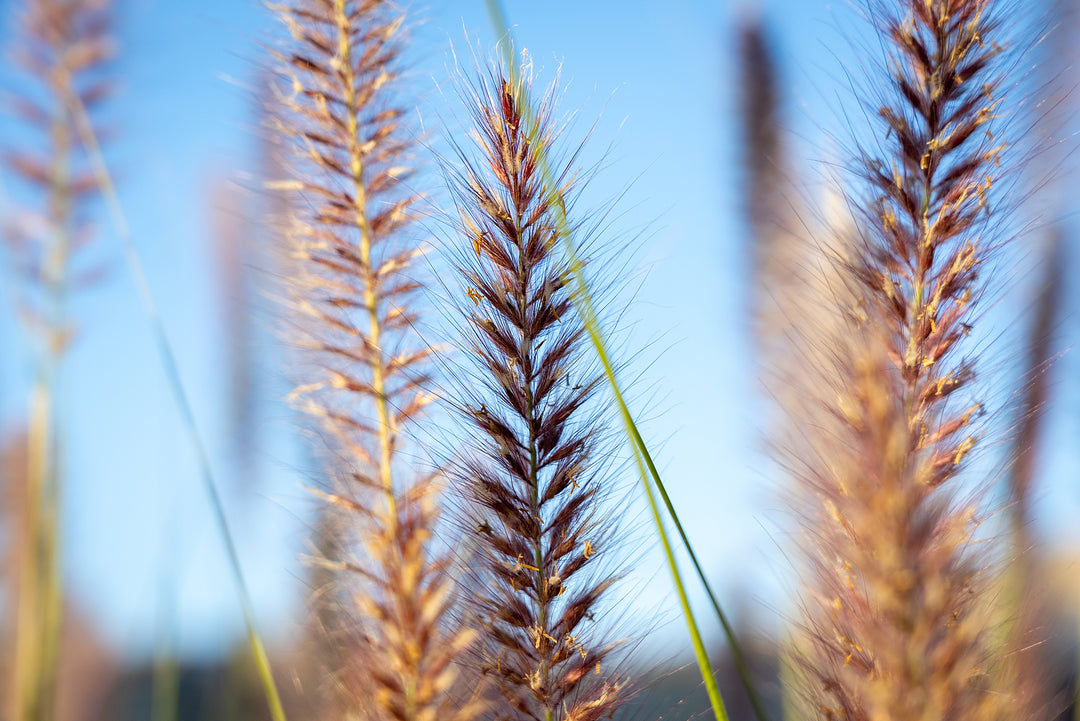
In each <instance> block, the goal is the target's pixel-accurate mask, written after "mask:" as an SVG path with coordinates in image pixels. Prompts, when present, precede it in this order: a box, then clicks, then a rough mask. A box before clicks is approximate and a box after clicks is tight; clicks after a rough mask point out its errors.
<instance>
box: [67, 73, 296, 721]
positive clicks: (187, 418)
mask: <svg viewBox="0 0 1080 721" xmlns="http://www.w3.org/2000/svg"><path fill="white" fill-rule="evenodd" d="M67 100H68V105H69V107H70V108H71V112H72V115H73V116H74V117H75V125H76V127H77V129H78V132H79V138H80V140H81V141H82V144H83V147H84V148H85V150H86V154H87V156H88V157H89V159H90V162H91V165H92V166H93V169H94V175H95V177H96V179H97V183H98V186H99V187H100V189H101V194H102V196H103V197H104V198H105V202H106V204H107V206H108V208H109V214H110V215H111V217H112V220H113V224H114V225H115V226H116V232H117V235H119V237H120V241H121V242H122V243H123V245H124V255H125V257H126V259H127V264H128V270H129V271H130V272H131V276H132V279H133V280H134V282H135V287H136V290H137V292H138V294H139V300H140V301H141V303H142V306H143V311H144V312H145V313H146V317H147V320H149V322H150V327H151V330H152V333H153V336H154V342H155V345H156V346H157V350H158V355H159V356H160V358H161V362H162V365H163V366H164V370H165V377H166V380H167V382H168V384H169V388H170V390H171V391H172V394H173V400H174V402H175V403H176V406H177V408H178V410H179V411H180V417H181V420H182V421H183V423H184V428H185V429H186V431H187V433H188V437H189V440H190V442H191V445H192V447H193V448H194V451H195V457H196V461H197V463H198V465H199V470H200V475H201V476H202V480H203V485H204V486H205V488H206V493H207V495H208V496H209V497H210V505H211V508H212V510H213V515H214V521H215V522H216V524H217V527H218V530H219V531H220V533H221V538H222V541H223V542H224V544H225V551H226V554H227V555H228V560H229V569H230V571H231V572H232V577H233V585H234V586H235V587H236V595H237V597H238V599H239V601H240V610H241V612H242V613H243V616H244V625H245V626H246V629H247V638H248V645H249V646H250V647H251V653H252V655H253V656H254V659H255V667H256V670H257V672H258V676H259V681H260V683H261V684H262V687H263V693H264V694H265V695H266V703H267V705H268V706H269V708H270V715H271V717H272V718H273V719H274V721H285V709H284V707H283V706H282V703H281V696H280V694H279V693H278V690H277V685H276V684H275V682H274V676H273V673H272V671H271V669H270V659H269V657H268V656H267V653H266V647H265V646H264V645H263V642H262V638H261V637H260V635H259V631H258V628H257V625H256V622H255V608H254V606H253V605H252V602H251V594H250V593H249V592H248V589H247V584H246V582H245V581H244V573H243V570H242V568H241V565H240V554H239V553H238V552H237V550H236V544H235V542H234V540H233V535H232V531H230V530H229V521H228V518H227V517H226V515H225V505H224V503H223V502H222V500H221V495H220V493H218V487H217V482H216V481H215V480H214V474H213V470H212V469H211V466H210V458H209V456H208V455H207V453H206V448H205V446H204V445H203V442H202V437H201V436H200V435H199V429H198V425H197V424H196V422H195V413H194V412H193V411H192V408H191V403H190V401H189V399H188V395H187V391H186V390H185V389H184V384H183V381H182V380H181V376H180V368H179V366H178V365H177V362H176V354H175V353H174V352H173V348H172V344H171V343H170V342H169V338H168V335H167V334H166V333H165V325H164V323H162V320H161V315H160V314H159V313H158V309H157V303H155V302H154V296H153V294H152V293H151V292H150V283H149V281H148V280H147V277H146V272H145V271H144V270H143V266H142V260H141V259H140V257H139V251H138V250H137V249H136V248H135V243H134V241H133V240H132V237H131V228H130V226H129V225H128V223H127V217H126V216H125V215H124V210H123V207H122V206H121V205H120V198H119V196H118V195H117V193H116V186H115V185H114V184H113V180H112V175H111V174H110V173H109V168H108V166H107V165H106V164H105V157H104V155H102V152H101V147H100V145H99V144H98V141H97V134H96V133H95V132H94V128H93V125H92V124H91V123H90V119H89V117H88V116H87V113H86V108H85V107H84V106H83V104H82V100H80V99H79V97H78V96H76V95H74V94H71V95H69V96H68V99H67Z"/></svg>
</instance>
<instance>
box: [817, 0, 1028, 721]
mask: <svg viewBox="0 0 1080 721" xmlns="http://www.w3.org/2000/svg"><path fill="white" fill-rule="evenodd" d="M993 7H994V4H993V3H991V2H988V0H906V1H905V2H899V3H895V6H894V5H893V4H890V5H889V6H886V5H885V4H884V3H875V4H874V5H873V13H872V15H873V17H874V19H875V22H876V23H877V29H878V31H879V32H880V34H881V35H882V36H883V37H884V38H885V39H886V40H887V42H888V44H889V47H890V52H889V66H888V71H889V77H888V88H889V92H888V93H886V94H885V96H886V99H885V100H884V101H883V104H882V106H881V107H880V109H879V112H878V114H879V117H880V119H881V120H882V121H883V125H884V128H883V130H882V132H881V137H882V138H883V139H882V140H881V141H880V143H879V144H877V145H875V151H874V152H868V153H866V155H865V156H864V157H863V159H862V160H863V163H862V166H861V167H862V181H863V183H864V184H863V186H862V188H864V189H865V192H864V194H863V195H862V196H861V199H860V198H859V196H854V195H853V197H855V198H856V199H855V200H853V201H852V202H853V204H855V205H856V206H857V207H859V208H861V209H862V211H863V218H862V222H861V223H860V225H859V228H858V230H859V233H860V235H861V240H862V248H861V249H860V251H861V252H859V253H858V254H857V256H856V257H855V258H854V259H853V261H852V262H851V263H850V264H849V265H846V266H845V272H846V273H847V275H848V277H850V278H851V279H852V283H851V301H852V302H851V303H850V304H848V305H847V307H846V308H844V309H843V312H844V313H846V314H847V321H846V324H845V337H846V340H845V341H844V342H842V343H839V344H838V345H837V346H836V348H835V349H834V352H833V360H832V365H831V366H830V370H831V371H832V372H833V373H834V374H835V375H834V380H833V383H832V386H831V388H832V390H833V392H834V394H835V395H834V398H835V401H834V402H832V403H830V406H831V409H832V413H833V418H834V422H833V423H832V424H830V425H828V426H825V427H822V428H818V429H811V430H808V433H809V434H811V435H814V434H816V435H814V437H815V438H816V439H817V441H818V445H817V448H816V452H817V456H816V457H815V458H814V460H811V461H809V463H808V466H807V469H806V472H805V475H804V480H805V481H806V486H807V491H808V496H811V498H809V499H808V500H809V502H810V503H811V507H810V510H809V511H808V516H807V523H808V524H809V528H808V534H807V535H808V538H809V542H808V548H809V554H810V559H809V561H810V567H811V570H810V574H811V575H810V577H809V583H810V585H811V589H810V593H809V594H807V597H806V598H805V599H804V603H805V606H806V614H807V615H806V620H805V639H806V640H805V643H806V648H807V652H806V654H805V657H804V659H803V661H804V668H803V672H804V674H805V676H806V679H807V682H808V687H807V689H806V691H807V695H808V697H809V700H810V704H809V711H810V712H811V713H812V715H814V716H816V717H818V718H823V719H830V720H836V719H845V721H856V720H863V719H865V720H867V721H870V720H874V721H876V720H879V719H880V720H884V719H889V720H890V721H907V720H912V721H914V720H915V719H931V718H933V719H961V718H962V719H991V718H1001V717H1002V714H1003V711H1004V709H1005V708H1007V702H1006V696H1005V695H1004V694H1001V693H998V692H996V690H995V689H994V680H993V670H994V669H993V664H994V660H993V658H991V654H990V651H991V646H990V643H989V642H990V638H989V637H990V628H991V625H992V616H991V615H990V614H989V613H988V610H987V596H986V594H985V593H984V591H985V585H984V582H985V579H984V578H983V574H982V573H981V571H982V570H983V567H984V566H985V564H986V563H987V559H986V557H985V556H983V557H980V556H979V555H978V554H977V550H976V546H975V543H974V541H975V538H974V533H975V529H976V527H977V522H978V518H979V517H980V512H981V510H982V509H981V508H980V507H979V505H978V504H979V502H978V500H968V501H964V500H961V496H960V494H959V493H958V492H957V489H955V488H954V486H955V485H956V484H955V483H954V479H955V477H956V476H957V474H958V473H959V471H960V470H961V469H962V468H963V467H964V466H965V465H966V462H967V459H968V458H969V457H970V454H971V452H972V450H973V448H974V447H975V444H976V440H977V433H976V431H975V430H974V423H975V421H976V419H978V418H979V417H980V415H981V414H982V406H981V405H980V404H979V403H978V402H976V400H974V396H977V394H978V391H977V389H975V388H974V387H973V385H972V382H973V380H974V378H975V368H974V366H973V363H972V362H971V361H970V360H969V359H966V358H961V357H959V353H960V352H961V350H960V349H961V348H962V347H963V346H964V344H965V343H964V341H965V337H966V336H967V335H968V333H969V331H970V329H971V324H972V323H973V322H974V317H975V315H974V314H975V311H974V308H975V306H976V303H977V301H978V299H979V297H980V296H981V294H982V291H983V289H984V285H983V282H982V278H981V277H980V270H981V269H982V267H983V265H982V263H983V261H984V260H985V259H986V258H987V256H988V253H989V252H990V251H991V249H992V248H991V245H990V243H991V241H990V240H989V239H988V236H989V235H990V233H989V232H987V225H986V223H987V218H989V217H990V213H991V212H992V208H991V207H990V206H991V203H992V196H991V194H990V190H991V188H992V186H993V184H994V179H995V176H996V174H997V173H998V172H999V171H998V165H999V157H1000V153H1001V151H1002V148H1003V144H1002V141H1001V140H1000V139H998V138H996V137H995V127H996V125H995V123H994V120H995V118H996V117H997V116H998V115H999V113H1001V111H1002V107H1001V100H1000V97H999V95H1000V88H1001V81H1002V77H1001V75H1000V74H999V73H998V70H997V65H996V61H997V56H998V55H999V54H1000V52H1001V48H1000V47H999V46H998V45H997V44H996V42H995V41H998V40H999V33H998V30H999V28H998V27H997V24H996V22H995V21H994V18H993V15H992V10H993Z"/></svg>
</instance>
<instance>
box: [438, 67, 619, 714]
mask: <svg viewBox="0 0 1080 721" xmlns="http://www.w3.org/2000/svg"><path fill="white" fill-rule="evenodd" d="M531 82H532V81H531V76H530V74H529V72H528V71H527V70H526V71H523V72H520V73H513V74H510V73H508V72H507V70H506V68H505V67H498V68H496V69H493V70H491V71H489V72H488V74H481V75H480V76H479V77H477V78H476V79H474V80H473V81H471V83H470V84H469V85H470V87H469V88H468V90H467V91H466V94H467V95H468V97H467V98H466V101H467V102H468V104H469V105H470V111H471V114H472V120H473V123H474V130H473V132H472V133H471V136H472V138H473V139H474V140H475V142H476V145H477V146H478V147H477V148H475V152H473V151H466V150H465V149H463V148H461V147H460V146H458V147H457V151H458V155H459V159H460V164H459V166H458V167H457V168H455V169H452V170H449V171H448V172H449V174H450V176H451V191H452V195H453V198H454V201H455V202H456V204H457V208H458V214H459V227H458V231H459V233H458V237H459V239H460V246H459V249H458V251H457V252H456V254H455V257H456V259H457V265H458V272H459V278H460V281H461V283H462V284H463V286H464V287H462V289H461V292H462V293H463V296H462V297H463V298H466V299H467V300H464V301H463V302H462V305H463V312H464V315H465V318H466V321H467V323H466V340H465V341H464V345H465V348H464V350H465V352H466V353H468V354H469V355H470V356H471V358H472V361H473V366H474V368H473V372H472V374H471V376H470V378H471V379H472V380H473V381H474V383H473V384H472V387H471V389H470V391H469V398H468V400H467V401H466V402H462V403H461V408H460V410H461V413H462V415H463V416H464V419H465V421H466V423H467V424H468V425H469V426H470V427H471V429H472V430H471V432H472V433H473V434H474V435H475V443H473V444H470V446H471V447H470V449H469V450H466V451H465V452H463V453H462V454H461V455H460V456H459V458H458V460H457V462H456V464H455V469H454V473H453V476H454V478H455V483H456V484H457V485H458V487H459V488H460V495H461V496H462V508H463V514H465V520H464V523H465V524H466V525H468V526H470V527H471V530H472V535H473V538H474V544H473V546H472V547H471V553H473V554H474V557H473V559H472V560H471V562H470V563H469V567H470V571H469V573H468V574H467V575H468V583H469V588H470V591H469V599H470V600H469V610H470V614H469V616H470V618H471V619H472V620H473V624H474V626H475V628H476V629H477V632H478V635H479V638H480V642H479V646H478V663H479V666H480V669H481V671H482V673H483V674H484V676H485V677H487V679H488V682H489V683H490V685H491V686H493V687H494V689H495V690H497V692H498V693H499V694H500V695H501V697H502V703H501V704H499V706H498V708H500V709H501V710H500V712H499V713H497V714H496V716H495V717H496V718H504V717H508V718H516V719H536V720H537V721H552V720H553V719H558V720H561V721H593V720H594V719H598V718H601V717H603V716H605V715H610V714H611V713H613V712H614V711H615V709H616V708H617V707H618V706H619V704H620V703H621V702H622V701H624V700H625V698H626V695H627V690H628V684H627V678H626V677H625V672H624V671H623V670H622V669H621V667H620V664H619V662H618V659H617V658H616V657H615V655H614V654H615V653H616V649H617V647H618V643H616V642H613V641H612V640H610V639H609V638H608V636H609V635H610V634H609V633H608V630H609V627H610V622H609V621H607V620H605V619H603V618H601V617H600V614H601V610H602V609H604V608H605V607H606V606H605V599H606V598H607V596H608V595H609V593H610V591H611V589H612V586H613V584H614V583H615V582H616V581H617V579H618V577H619V575H620V573H621V571H620V570H619V569H618V564H617V563H613V562H612V561H613V554H616V553H618V551H617V547H616V546H615V544H614V542H613V541H614V537H615V535H616V534H617V532H618V519H617V516H616V515H614V514H612V513H611V512H610V511H609V510H606V509H605V507H604V505H603V502H604V500H605V498H606V497H608V496H609V495H610V494H611V492H612V487H611V479H610V477H609V476H610V474H608V473H606V469H607V467H608V465H609V464H608V463H607V461H606V459H605V457H604V455H603V454H602V452H601V451H602V444H603V439H604V438H606V437H608V434H607V433H606V432H605V430H604V426H603V423H602V414H598V412H597V410H596V407H595V405H594V404H593V399H594V396H595V395H596V393H597V392H598V391H599V390H600V389H602V387H603V385H602V384H603V378H602V376H601V375H600V374H599V370H598V368H596V366H595V363H592V364H590V363H589V362H588V359H587V357H585V356H583V354H584V353H586V351H587V350H588V347H589V346H588V338H587V336H586V331H585V328H584V325H583V323H582V321H581V319H580V317H579V316H578V314H577V312H576V310H575V308H574V304H573V301H572V298H571V293H572V283H571V280H570V268H569V266H568V264H567V262H566V261H565V260H563V259H562V258H561V252H560V251H559V242H560V240H559V234H560V232H561V229H560V223H559V221H558V219H557V217H556V212H557V211H556V204H559V208H558V209H559V210H560V211H561V212H562V213H564V214H565V213H567V212H573V208H572V205H573V198H574V197H575V196H576V193H577V191H578V189H579V188H578V183H579V181H580V176H578V175H576V174H575V173H576V170H575V167H574V165H575V163H574V160H575V158H574V157H571V158H570V159H569V160H568V161H567V162H566V163H565V164H560V165H559V167H560V168H561V170H559V171H557V172H556V173H555V178H554V180H553V182H554V183H555V184H554V186H552V187H547V186H546V183H547V182H548V179H547V178H546V177H545V175H544V173H543V172H542V170H541V158H542V157H545V158H547V159H548V160H547V161H545V162H551V160H552V158H553V157H554V156H553V154H552V151H553V149H554V148H555V146H556V145H557V144H558V142H559V138H558V137H557V136H558V133H557V131H556V128H555V127H554V121H553V117H552V113H553V108H554V101H555V86H554V85H553V86H552V88H551V89H550V90H549V92H547V93H546V94H544V95H543V96H542V97H540V98H538V99H536V100H535V101H534V104H533V105H532V107H530V108H529V109H528V110H526V109H525V108H523V107H522V105H521V104H522V103H523V102H524V99H525V98H528V97H529V96H530V92H529V91H530V88H531Z"/></svg>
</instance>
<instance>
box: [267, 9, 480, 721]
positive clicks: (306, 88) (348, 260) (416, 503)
mask: <svg viewBox="0 0 1080 721" xmlns="http://www.w3.org/2000/svg"><path fill="white" fill-rule="evenodd" d="M272 7H273V8H274V9H275V10H276V11H277V12H278V14H279V17H280V18H281V19H282V21H283V23H284V24H285V26H286V28H287V30H288V34H289V40H288V41H287V43H286V47H285V48H284V49H282V50H281V51H280V52H279V53H278V58H279V60H280V61H281V63H282V66H283V67H282V70H283V73H284V74H285V75H286V76H287V77H288V79H289V83H288V87H287V88H284V89H280V88H279V89H278V98H277V103H278V105H279V112H278V114H277V116H276V117H275V118H274V120H273V126H274V128H275V129H276V130H277V131H278V133H279V134H280V135H281V136H282V137H283V138H285V140H286V142H287V143H288V144H289V145H290V146H291V147H292V148H293V150H294V151H295V156H296V157H295V162H294V163H293V164H292V166H293V167H292V177H291V178H290V179H288V180H284V181H280V180H279V181H277V182H274V183H272V184H271V187H274V188H277V189H280V190H282V191H284V192H287V193H290V194H292V196H293V198H294V200H295V202H292V203H290V206H289V207H290V209H291V211H292V213H291V214H292V217H291V221H290V224H289V234H290V237H291V240H292V244H293V248H294V254H295V256H296V260H297V268H298V275H297V277H296V278H295V279H294V281H293V283H294V287H293V289H292V290H293V296H294V300H295V307H296V309H297V311H298V312H299V314H300V315H301V316H305V318H304V320H303V321H302V326H303V331H302V343H303V345H304V346H305V347H306V349H307V350H308V352H309V354H310V355H309V357H310V358H311V359H312V361H313V366H314V369H313V370H312V377H308V378H305V379H304V381H305V382H303V383H302V384H301V385H300V386H298V387H297V389H296V390H295V391H294V393H293V398H294V400H295V401H296V402H297V403H298V404H299V405H300V406H301V407H302V408H303V409H305V410H306V411H308V412H310V413H311V414H312V415H313V416H315V417H316V418H317V419H318V420H319V421H320V422H321V425H322V428H323V430H324V431H325V432H326V433H327V435H328V436H329V437H330V439H331V443H330V444H331V450H332V453H333V458H332V459H331V461H330V463H329V468H330V472H331V474H332V475H333V476H334V477H335V478H336V480H337V488H335V489H334V490H333V492H332V493H329V494H325V496H326V497H327V498H328V499H329V500H330V501H331V505H330V508H332V509H334V510H335V512H336V511H341V512H343V514H344V515H343V516H342V518H341V519H339V520H338V522H337V524H338V527H340V528H342V529H344V531H345V535H344V536H343V537H342V538H341V539H338V540H337V541H336V542H335V543H333V544H331V545H332V546H334V551H333V552H334V553H335V554H336V555H340V556H342V558H341V559H340V560H337V561H336V563H335V562H331V564H330V565H332V566H334V567H336V568H337V569H338V570H339V574H338V578H337V584H338V587H339V589H340V590H339V593H340V595H341V600H340V601H339V602H338V605H340V606H341V607H342V608H343V609H344V610H345V612H347V613H348V614H349V615H350V616H352V617H353V619H354V620H355V621H356V623H357V626H358V629H359V632H357V633H353V634H352V635H351V636H350V638H351V642H350V643H349V647H348V649H347V650H346V652H345V653H344V654H343V658H344V660H345V667H344V668H343V669H340V670H339V672H338V675H337V680H338V684H339V687H340V688H341V689H342V690H343V692H344V695H345V696H346V699H347V703H348V705H349V706H350V707H352V708H354V709H357V710H359V711H360V712H361V713H362V715H363V717H364V718H367V719H371V720H372V721H375V720H379V721H391V720H393V721H434V719H436V718H437V719H446V720H449V721H467V719H469V718H471V717H473V716H475V715H476V713H477V710H478V706H477V705H476V704H475V703H471V702H466V703H457V700H456V698H455V695H454V694H453V693H452V690H453V689H452V687H453V685H454V677H455V668H454V664H455V661H456V659H457V657H458V656H459V655H460V654H461V653H462V652H463V651H464V649H465V648H466V647H468V646H469V644H470V643H471V633H470V632H468V631H465V630H462V629H459V628H455V627H453V624H452V623H451V621H450V614H449V611H450V607H451V601H452V600H453V598H452V593H451V586H450V581H449V577H448V575H447V572H446V571H447V566H446V561H445V560H444V559H443V558H440V557H439V556H438V554H437V553H436V551H435V549H434V544H433V541H432V535H433V528H434V527H435V524H436V522H437V518H438V511H437V505H436V502H435V498H436V496H437V493H438V490H439V485H438V482H437V477H438V474H437V473H436V474H435V475H428V476H425V475H423V474H420V473H417V472H416V471H415V470H414V469H410V468H409V467H408V465H407V464H406V462H405V458H404V454H403V452H402V451H403V448H404V447H406V446H407V445H408V446H415V445H416V443H417V439H416V438H414V437H412V436H411V435H410V434H409V433H408V431H409V428H408V426H407V424H408V423H410V422H411V421H413V420H415V419H416V418H418V417H419V416H420V415H421V414H422V412H423V410H424V408H425V407H426V406H427V404H428V403H429V402H430V400H431V395H430V394H429V393H428V392H426V391H424V390H423V386H424V384H425V383H426V382H427V371H426V364H427V359H428V357H429V355H430V354H431V352H432V349H431V348H430V347H429V346H427V345H426V344H424V343H423V342H422V341H421V339H420V338H419V336H418V335H417V334H416V333H415V332H414V331H413V322H414V319H415V315H416V302H417V300H418V299H417V298H416V294H415V291H416V290H417V289H418V287H419V284H418V281H417V280H416V279H415V278H414V277H413V276H412V275H410V273H411V265H412V262H413V261H414V260H415V259H416V257H417V256H419V255H420V254H421V253H422V248H421V247H420V245H419V243H418V242H417V241H416V240H415V238H414V237H413V236H412V235H411V234H410V232H409V231H410V226H411V224H412V222H413V220H414V219H415V217H416V213H415V211H414V205H415V203H416V201H417V199H418V195H417V193H416V192H415V191H414V190H412V189H411V188H410V187H409V185H408V183H406V182H405V181H406V179H407V178H408V177H409V174H410V171H409V170H408V165H409V160H410V157H409V156H410V152H411V150H412V148H413V146H414V142H415V141H414V140H413V137H412V135H411V134H410V129H409V128H408V127H406V125H405V122H404V119H403V118H404V115H405V113H404V110H403V108H402V105H401V103H402V96H401V94H400V93H401V84H400V82H398V74H399V70H398V68H397V65H398V62H399V61H398V58H399V54H400V51H401V43H402V36H403V33H404V30H403V22H402V21H403V18H402V16H401V15H400V14H399V13H398V12H397V11H396V10H395V9H394V8H393V6H392V4H391V3H388V2H381V1H376V0H363V1H359V2H358V1H356V0H292V1H291V2H287V3H284V4H280V5H273V6H272ZM328 511H329V509H328Z"/></svg>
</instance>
